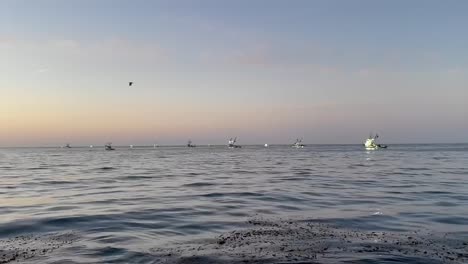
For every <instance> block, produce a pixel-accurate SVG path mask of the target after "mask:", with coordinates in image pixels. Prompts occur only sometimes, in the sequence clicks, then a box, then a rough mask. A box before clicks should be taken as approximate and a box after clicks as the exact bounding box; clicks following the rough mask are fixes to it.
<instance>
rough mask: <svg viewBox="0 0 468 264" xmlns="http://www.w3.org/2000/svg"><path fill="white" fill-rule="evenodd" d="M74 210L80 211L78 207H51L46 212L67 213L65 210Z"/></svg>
mask: <svg viewBox="0 0 468 264" xmlns="http://www.w3.org/2000/svg"><path fill="white" fill-rule="evenodd" d="M74 209H79V207H78V206H54V207H49V208H47V209H46V210H47V211H65V210H74Z"/></svg>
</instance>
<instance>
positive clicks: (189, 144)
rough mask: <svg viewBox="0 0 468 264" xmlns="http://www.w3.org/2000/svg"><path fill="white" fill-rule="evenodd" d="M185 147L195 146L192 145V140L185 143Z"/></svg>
mask: <svg viewBox="0 0 468 264" xmlns="http://www.w3.org/2000/svg"><path fill="white" fill-rule="evenodd" d="M187 147H188V148H194V147H196V146H195V145H194V144H192V140H189V141H188V143H187Z"/></svg>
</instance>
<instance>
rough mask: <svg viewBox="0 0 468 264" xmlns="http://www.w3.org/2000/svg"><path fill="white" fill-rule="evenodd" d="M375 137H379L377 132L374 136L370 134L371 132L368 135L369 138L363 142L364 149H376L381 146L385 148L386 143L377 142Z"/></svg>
mask: <svg viewBox="0 0 468 264" xmlns="http://www.w3.org/2000/svg"><path fill="white" fill-rule="evenodd" d="M377 138H379V134H375V136H372V134H370V135H369V138H367V139H366V141H365V142H364V147H365V148H366V150H377V149H381V148H383V149H385V148H387V145H382V144H377V143H376V140H377Z"/></svg>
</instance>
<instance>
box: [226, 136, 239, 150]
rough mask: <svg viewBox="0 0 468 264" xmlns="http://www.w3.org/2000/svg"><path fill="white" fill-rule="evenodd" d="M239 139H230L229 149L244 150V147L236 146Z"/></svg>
mask: <svg viewBox="0 0 468 264" xmlns="http://www.w3.org/2000/svg"><path fill="white" fill-rule="evenodd" d="M236 141H237V137H236V138H234V139H232V138H230V139H229V141H228V148H242V146H238V145H236Z"/></svg>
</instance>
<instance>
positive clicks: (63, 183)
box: [40, 180, 76, 185]
mask: <svg viewBox="0 0 468 264" xmlns="http://www.w3.org/2000/svg"><path fill="white" fill-rule="evenodd" d="M73 183H76V182H73V181H57V180H55V181H41V183H40V184H45V185H68V184H73Z"/></svg>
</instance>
